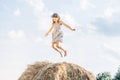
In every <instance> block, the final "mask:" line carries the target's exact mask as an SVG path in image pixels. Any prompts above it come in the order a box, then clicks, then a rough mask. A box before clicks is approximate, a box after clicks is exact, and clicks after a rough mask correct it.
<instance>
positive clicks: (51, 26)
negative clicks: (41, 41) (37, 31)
mask: <svg viewBox="0 0 120 80" xmlns="http://www.w3.org/2000/svg"><path fill="white" fill-rule="evenodd" d="M53 27H54V26H53V25H52V26H51V28H50V29H49V31H48V32H47V33H46V34H45V36H46V37H47V36H48V35H49V33H50V32H51V31H52V30H53Z"/></svg>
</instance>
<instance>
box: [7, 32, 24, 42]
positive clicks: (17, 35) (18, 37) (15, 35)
mask: <svg viewBox="0 0 120 80" xmlns="http://www.w3.org/2000/svg"><path fill="white" fill-rule="evenodd" d="M8 37H9V38H10V39H12V40H14V41H17V42H21V41H25V40H26V36H25V33H24V32H23V31H22V30H18V31H15V30H12V31H10V32H8Z"/></svg>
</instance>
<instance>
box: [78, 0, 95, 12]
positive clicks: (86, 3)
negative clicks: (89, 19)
mask: <svg viewBox="0 0 120 80" xmlns="http://www.w3.org/2000/svg"><path fill="white" fill-rule="evenodd" d="M95 7H96V6H95V5H94V4H93V3H90V2H89V1H88V0H80V8H81V9H83V10H87V9H88V8H95Z"/></svg>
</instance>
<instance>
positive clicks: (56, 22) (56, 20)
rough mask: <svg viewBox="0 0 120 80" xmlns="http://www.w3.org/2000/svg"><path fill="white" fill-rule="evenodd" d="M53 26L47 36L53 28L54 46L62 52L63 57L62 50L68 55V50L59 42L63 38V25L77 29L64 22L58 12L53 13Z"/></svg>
mask: <svg viewBox="0 0 120 80" xmlns="http://www.w3.org/2000/svg"><path fill="white" fill-rule="evenodd" d="M52 20H53V23H52V26H51V28H50V29H49V31H48V32H47V33H46V34H45V36H46V37H47V36H48V35H49V33H50V32H51V31H52V30H53V32H52V48H53V49H55V50H56V51H57V52H59V53H60V55H61V57H62V52H61V51H63V52H64V56H66V55H67V51H66V50H65V49H63V48H62V47H61V46H60V45H59V43H60V42H62V38H63V32H62V31H61V25H63V26H65V27H67V28H68V29H70V30H72V31H75V29H73V28H71V27H70V26H69V25H67V24H66V23H64V22H63V21H61V20H60V16H59V15H58V14H57V13H54V14H53V15H52Z"/></svg>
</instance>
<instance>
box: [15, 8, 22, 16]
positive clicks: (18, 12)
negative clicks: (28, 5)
mask: <svg viewBox="0 0 120 80" xmlns="http://www.w3.org/2000/svg"><path fill="white" fill-rule="evenodd" d="M13 14H14V15H15V16H20V15H21V11H20V9H19V8H17V9H16V10H15V11H14V12H13Z"/></svg>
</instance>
